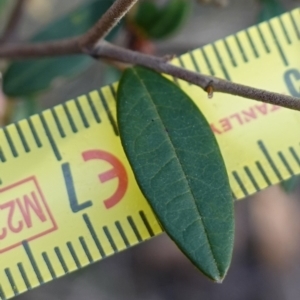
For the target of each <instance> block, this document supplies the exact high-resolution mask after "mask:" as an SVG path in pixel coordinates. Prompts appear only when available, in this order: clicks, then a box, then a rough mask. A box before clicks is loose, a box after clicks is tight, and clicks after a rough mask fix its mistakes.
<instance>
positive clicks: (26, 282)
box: [17, 263, 31, 290]
mask: <svg viewBox="0 0 300 300" xmlns="http://www.w3.org/2000/svg"><path fill="white" fill-rule="evenodd" d="M17 266H18V269H19V271H20V274H21V276H22V278H23V281H24V283H25V285H26V288H27V290H31V284H30V282H29V280H28V276H27V274H26V272H25V269H24V267H23V264H22V263H18V264H17Z"/></svg>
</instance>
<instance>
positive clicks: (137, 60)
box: [0, 37, 300, 111]
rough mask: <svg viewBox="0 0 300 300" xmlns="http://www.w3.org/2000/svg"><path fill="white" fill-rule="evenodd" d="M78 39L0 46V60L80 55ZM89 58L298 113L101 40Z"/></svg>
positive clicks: (277, 99) (273, 99)
mask: <svg viewBox="0 0 300 300" xmlns="http://www.w3.org/2000/svg"><path fill="white" fill-rule="evenodd" d="M80 39H81V37H77V38H72V39H65V40H60V41H54V42H46V43H39V44H27V45H26V44H25V45H4V46H1V47H0V58H14V59H26V58H39V57H48V56H58V55H70V54H80V53H81V54H82V53H83V50H82V49H80V46H79V41H80ZM84 52H85V54H88V55H91V56H92V57H94V58H96V59H99V58H107V59H113V60H115V61H120V62H125V63H130V64H134V65H140V66H144V67H147V68H149V69H152V70H155V71H157V72H160V73H164V74H168V75H171V76H174V77H177V78H180V79H182V80H185V81H188V82H191V83H193V84H195V85H197V86H200V87H201V88H202V89H203V90H205V91H208V89H209V90H210V91H211V90H212V91H213V92H221V93H226V94H231V95H235V96H241V97H244V98H248V99H252V100H257V101H261V102H266V103H271V104H274V105H279V106H282V107H286V108H290V109H294V110H298V111H300V99H299V98H296V97H292V96H287V95H282V94H279V93H274V92H269V91H265V90H262V89H257V88H253V87H249V86H246V85H242V84H237V83H233V82H229V81H226V80H223V79H220V78H216V77H213V76H208V75H203V74H199V73H196V72H193V71H189V70H186V69H183V68H180V67H177V66H174V65H171V64H169V63H168V62H166V60H165V59H163V58H159V57H155V56H151V55H147V54H142V53H139V52H135V51H132V50H128V49H124V48H121V47H118V46H115V45H112V44H110V43H108V42H105V41H101V42H100V43H98V44H97V45H96V46H95V47H94V48H93V49H91V50H87V49H85V50H84Z"/></svg>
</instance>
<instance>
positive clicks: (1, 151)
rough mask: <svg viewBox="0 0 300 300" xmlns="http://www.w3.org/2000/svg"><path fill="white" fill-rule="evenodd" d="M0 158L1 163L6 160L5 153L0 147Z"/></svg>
mask: <svg viewBox="0 0 300 300" xmlns="http://www.w3.org/2000/svg"><path fill="white" fill-rule="evenodd" d="M0 160H1V161H2V162H3V163H5V162H6V158H5V155H4V153H3V150H2V149H1V147H0Z"/></svg>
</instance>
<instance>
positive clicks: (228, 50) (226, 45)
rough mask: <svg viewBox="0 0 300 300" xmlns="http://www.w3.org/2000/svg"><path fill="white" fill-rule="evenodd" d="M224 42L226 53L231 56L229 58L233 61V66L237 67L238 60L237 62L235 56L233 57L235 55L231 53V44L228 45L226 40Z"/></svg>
mask: <svg viewBox="0 0 300 300" xmlns="http://www.w3.org/2000/svg"><path fill="white" fill-rule="evenodd" d="M223 42H224V45H225V49H226V51H227V53H228V55H229V58H230V61H231V63H232V65H233V66H234V67H237V63H236V60H235V58H234V56H233V54H232V51H231V49H230V47H229V44H228V43H227V40H226V39H224V40H223Z"/></svg>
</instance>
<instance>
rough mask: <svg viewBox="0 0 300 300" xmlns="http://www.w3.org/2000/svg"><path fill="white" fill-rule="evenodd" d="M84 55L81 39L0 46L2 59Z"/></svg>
mask: <svg viewBox="0 0 300 300" xmlns="http://www.w3.org/2000/svg"><path fill="white" fill-rule="evenodd" d="M80 53H81V54H82V53H83V51H82V50H81V49H80V46H79V38H78V37H75V38H70V39H62V40H57V41H49V42H41V43H32V44H31V43H30V44H5V45H0V58H6V59H28V58H41V57H50V56H61V55H71V54H80Z"/></svg>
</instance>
